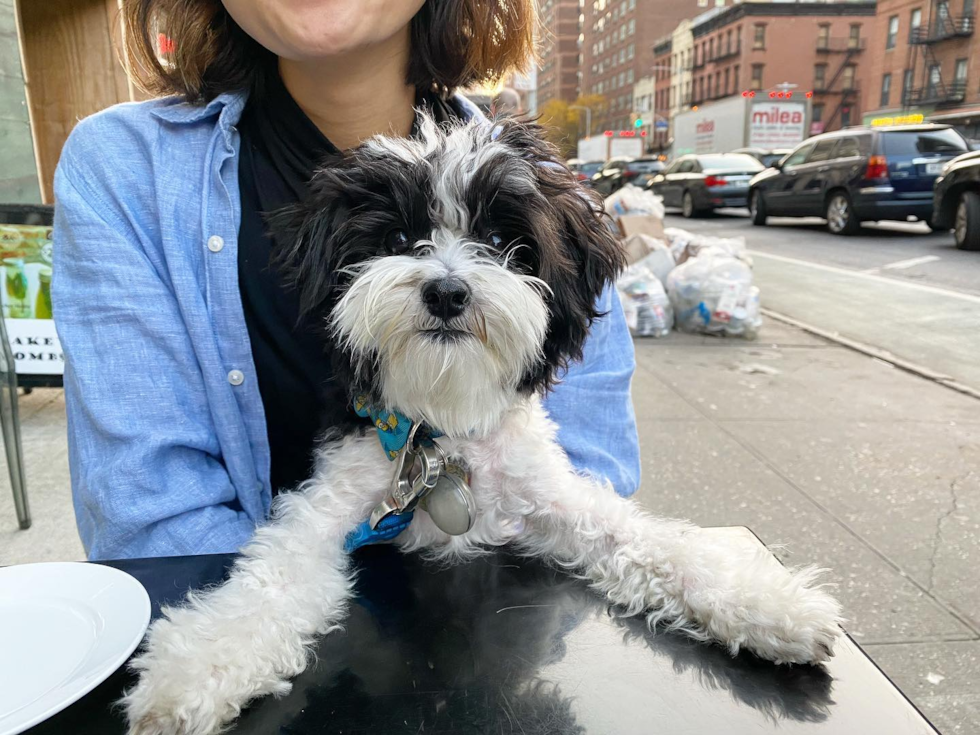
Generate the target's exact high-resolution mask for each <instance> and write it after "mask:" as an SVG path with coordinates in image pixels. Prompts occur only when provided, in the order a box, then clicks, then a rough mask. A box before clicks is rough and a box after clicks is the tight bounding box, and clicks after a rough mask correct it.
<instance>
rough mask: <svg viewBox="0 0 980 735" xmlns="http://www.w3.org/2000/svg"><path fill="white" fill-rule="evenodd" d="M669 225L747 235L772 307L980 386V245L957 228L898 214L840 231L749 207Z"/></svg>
mask: <svg viewBox="0 0 980 735" xmlns="http://www.w3.org/2000/svg"><path fill="white" fill-rule="evenodd" d="M666 224H667V226H668V227H680V228H683V229H686V230H689V231H691V232H699V233H704V234H710V235H716V236H733V237H735V236H739V237H744V238H745V240H746V244H747V245H748V248H749V251H750V253H751V254H752V258H753V260H754V269H755V278H756V283H757V285H758V286H759V287H760V289H761V290H762V304H763V306H764V307H766V308H768V309H770V310H772V311H774V312H776V313H778V314H781V315H785V316H787V317H791V318H793V319H795V320H799V321H800V322H803V323H804V324H806V325H810V326H813V327H816V328H818V329H820V330H823V331H824V332H826V333H827V334H830V335H839V336H841V337H843V338H846V339H849V340H854V341H856V342H858V343H861V344H863V345H868V346H870V347H873V348H876V349H877V350H879V351H880V352H881V353H882V355H883V356H886V359H887V356H888V355H893V356H894V357H895V358H897V359H898V360H897V361H900V362H901V364H903V365H904V364H906V363H908V364H911V365H912V366H917V367H920V368H922V369H923V372H924V373H926V374H934V375H933V377H935V378H937V379H941V380H946V381H948V382H952V383H955V384H960V385H964V386H967V387H968V388H971V389H973V390H980V309H978V306H980V253H972V252H963V251H960V250H957V249H956V248H955V247H954V246H953V238H952V235H951V234H950V233H932V232H930V231H929V229H928V227H926V225H924V224H921V223H895V222H890V223H882V224H874V225H867V226H865V227H864V229H863V230H862V232H861V233H860V234H859V235H857V236H855V237H840V236H835V235H831V234H830V233H828V232H827V231H826V229H825V227H824V225H823V221H822V220H818V219H814V218H808V219H790V218H770V220H769V224H768V225H767V226H765V227H754V226H753V225H752V223H751V222H750V221H749V219H748V217H747V212H745V211H743V210H723V212H722V213H719V214H716V215H714V216H711V217H707V218H704V219H691V220H688V219H684V218H683V217H680V216H677V215H676V214H675V213H671V214H668V217H667V221H666Z"/></svg>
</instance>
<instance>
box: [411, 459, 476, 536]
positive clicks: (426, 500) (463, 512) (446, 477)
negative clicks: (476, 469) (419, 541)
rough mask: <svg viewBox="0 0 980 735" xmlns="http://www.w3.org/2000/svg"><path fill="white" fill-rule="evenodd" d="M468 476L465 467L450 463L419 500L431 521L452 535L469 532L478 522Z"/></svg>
mask: <svg viewBox="0 0 980 735" xmlns="http://www.w3.org/2000/svg"><path fill="white" fill-rule="evenodd" d="M467 479H468V476H467V472H466V470H464V469H463V468H462V467H461V466H460V465H458V464H454V463H449V462H447V463H446V466H445V469H444V470H443V472H442V474H441V475H440V476H439V479H438V480H437V481H436V484H435V487H433V488H432V489H431V490H430V491H429V492H428V493H427V494H426V495H425V496H424V497H423V498H422V501H421V502H420V503H419V505H420V507H421V508H422V509H423V510H424V511H425V512H426V513H428V514H429V517H430V518H432V522H433V523H435V524H436V526H437V527H438V528H439V529H441V530H442V531H444V532H445V533H448V534H449V535H450V536H459V535H461V534H464V533H466V532H467V531H469V530H470V529H471V528H473V523H474V521H476V500H475V499H474V498H473V491H472V490H470V486H469V483H468V482H467Z"/></svg>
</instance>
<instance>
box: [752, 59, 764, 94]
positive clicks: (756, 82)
mask: <svg viewBox="0 0 980 735" xmlns="http://www.w3.org/2000/svg"><path fill="white" fill-rule="evenodd" d="M763 68H764V65H763V64H753V65H752V89H762V69H763Z"/></svg>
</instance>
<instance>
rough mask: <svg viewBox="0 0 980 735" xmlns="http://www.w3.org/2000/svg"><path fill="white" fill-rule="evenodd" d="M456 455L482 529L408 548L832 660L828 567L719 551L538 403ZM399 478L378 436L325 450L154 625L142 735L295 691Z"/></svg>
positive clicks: (137, 729)
mask: <svg viewBox="0 0 980 735" xmlns="http://www.w3.org/2000/svg"><path fill="white" fill-rule="evenodd" d="M443 445H444V447H445V448H446V450H447V451H448V452H449V453H450V454H451V455H454V456H458V457H461V458H463V459H464V460H465V461H466V462H468V463H469V465H470V466H471V467H474V468H478V469H477V471H476V472H475V473H474V482H473V490H474V494H475V496H476V500H477V505H478V509H479V516H478V519H477V522H476V524H475V526H474V527H473V529H472V530H471V531H470V532H469V533H467V534H465V535H463V536H455V537H452V536H447V535H446V534H445V533H443V532H441V531H439V530H438V529H437V528H436V527H435V525H434V524H433V523H432V522H431V520H430V519H429V518H428V517H427V516H426V514H425V513H424V512H423V511H417V512H416V518H415V521H414V522H413V523H412V524H411V526H410V527H409V529H408V530H407V531H406V532H405V533H403V534H402V535H401V536H400V537H399V538H398V543H399V545H400V546H401V547H402V548H403V549H404V550H405V551H414V550H420V551H422V552H423V553H425V554H427V555H429V556H431V557H433V558H435V559H440V560H447V561H450V560H451V561H457V560H465V559H466V558H468V557H472V556H474V555H476V554H480V553H483V552H484V551H485V550H486V549H487V548H488V547H493V546H499V545H502V544H505V543H512V544H513V545H515V546H516V547H518V548H520V549H521V550H522V551H523V552H524V553H527V554H531V555H535V556H541V557H544V558H546V559H549V560H553V561H554V562H556V563H558V564H560V565H562V566H565V567H567V568H568V569H569V570H571V571H573V572H575V573H578V574H581V575H582V576H584V577H586V578H587V579H589V580H591V582H592V584H593V586H594V587H595V588H596V589H597V590H599V591H600V592H602V593H603V594H604V595H606V597H608V599H609V600H610V601H612V602H614V603H616V604H618V605H621V606H622V607H623V608H625V611H626V612H627V613H629V614H646V616H647V620H648V622H649V623H650V624H651V625H653V624H655V623H657V622H661V621H663V622H665V623H669V624H670V626H671V627H673V628H676V629H680V630H682V631H684V632H685V633H687V634H688V635H692V636H695V637H697V638H699V639H702V640H715V641H718V642H719V643H721V644H722V645H724V646H726V647H727V648H728V649H729V650H730V651H731V652H732V653H733V654H735V653H737V652H738V651H739V650H741V649H743V648H744V649H747V650H750V651H752V652H754V653H756V654H757V655H759V656H761V657H763V658H766V659H770V660H772V661H775V662H777V663H784V662H785V663H815V662H819V661H823V660H825V659H826V658H827V657H828V656H829V655H830V652H831V648H832V646H833V644H834V641H835V640H836V639H837V637H838V636H839V634H840V629H839V627H838V624H839V622H840V608H839V605H838V604H837V602H836V601H835V600H834V599H833V598H832V597H830V596H829V595H828V594H827V593H826V592H825V591H824V590H822V589H820V588H819V586H815V585H814V580H815V578H816V575H817V572H816V570H814V569H810V568H808V569H802V570H796V571H793V570H789V569H784V568H782V567H777V566H774V565H772V564H771V559H768V558H766V554H765V552H762V551H760V552H752V553H749V552H745V551H740V550H736V549H733V548H731V547H729V546H727V545H721V544H718V543H717V542H710V541H708V540H706V539H705V538H704V536H701V535H699V534H697V533H696V530H697V529H696V528H695V527H694V526H691V525H690V524H688V523H685V522H683V521H675V520H663V519H658V518H654V517H652V516H650V515H647V514H645V513H644V512H642V511H641V510H640V509H639V507H638V506H637V505H636V504H635V503H633V502H632V501H630V500H626V499H623V498H621V497H619V496H617V495H616V493H615V492H613V490H612V489H611V488H609V487H606V486H602V485H599V484H597V483H595V482H594V481H592V480H590V479H587V478H584V477H582V476H580V475H578V474H576V473H575V472H574V470H573V469H572V466H571V464H570V463H569V461H568V459H567V457H566V456H565V454H564V452H563V451H562V449H561V447H560V446H559V445H558V443H557V441H556V439H555V426H554V425H553V423H552V422H551V421H550V420H549V419H548V417H547V416H546V414H545V411H544V409H543V408H542V406H541V405H540V402H539V401H537V400H536V399H531V400H528V401H524V402H521V403H519V404H518V405H515V406H514V407H513V408H512V409H511V410H509V411H508V412H507V414H506V416H505V417H504V419H503V421H502V423H501V425H500V427H499V429H498V430H497V431H495V432H493V433H492V434H491V435H489V436H487V437H485V438H481V439H473V440H465V439H464V440H459V439H457V440H444V443H443ZM390 471H391V465H390V463H389V462H388V461H387V459H386V458H385V457H384V454H383V453H382V450H381V448H380V444H379V443H378V441H377V439H376V438H375V437H374V436H368V437H366V438H355V437H348V438H346V439H343V440H341V441H339V442H336V443H332V444H328V445H326V446H325V448H324V449H323V450H322V452H321V454H320V456H319V461H318V469H317V472H316V475H315V476H314V477H313V478H312V479H310V480H308V481H307V482H306V483H305V484H304V485H303V486H302V487H301V488H300V491H298V492H294V493H290V494H288V495H284V496H282V497H281V498H280V499H279V500H278V501H277V504H276V508H275V517H274V520H273V522H272V523H270V524H268V525H266V526H264V527H262V528H260V529H259V530H258V531H257V533H256V535H255V538H254V540H253V541H252V542H251V543H250V544H249V545H248V546H247V547H246V548H245V549H244V551H243V554H242V558H241V559H240V560H239V561H238V562H237V563H236V565H235V567H234V570H233V571H232V573H231V578H230V579H229V581H228V582H227V583H225V584H224V585H222V586H221V587H218V588H216V589H212V590H209V591H206V592H202V593H195V594H193V595H190V596H189V597H188V600H187V603H186V604H185V605H183V606H181V607H177V608H170V609H168V610H166V611H165V614H164V617H162V618H161V619H159V620H157V621H156V622H155V623H154V624H153V626H152V627H151V629H150V631H149V634H148V637H147V640H146V644H145V647H144V650H143V652H142V653H141V654H140V655H139V656H138V657H137V658H136V659H135V661H134V662H133V664H132V665H133V668H134V669H135V670H136V671H138V672H139V673H140V680H139V683H138V684H137V686H136V687H135V688H134V689H133V690H131V691H130V692H129V693H128V694H127V695H126V697H125V699H124V703H125V707H126V711H127V715H128V717H129V720H130V722H131V729H130V733H131V735H175V734H179V735H207V734H209V733H215V732H219V731H220V730H221V728H222V727H223V726H224V725H226V724H227V723H228V722H230V721H231V720H232V719H234V718H235V717H237V715H238V714H239V712H240V711H241V709H242V707H244V706H245V704H246V703H247V702H248V701H249V700H251V699H254V698H256V697H261V696H264V695H267V694H274V695H282V694H284V693H286V692H288V691H289V688H290V684H289V680H290V679H291V678H292V677H294V676H296V675H297V674H299V673H300V672H301V671H303V670H304V668H305V667H306V666H307V664H308V662H309V655H310V654H309V652H310V647H311V644H312V642H313V641H314V639H315V637H316V636H318V635H322V634H325V633H328V632H330V631H331V630H334V629H336V628H337V627H339V626H340V624H341V621H342V620H343V617H344V614H345V603H346V601H347V599H348V597H349V595H350V590H351V582H350V573H349V571H348V566H347V557H346V556H345V554H344V551H343V542H344V536H345V535H346V534H347V532H348V531H349V530H351V529H352V528H353V527H354V526H355V525H357V523H358V522H360V520H362V519H363V518H365V517H366V516H367V515H368V513H369V512H370V510H371V509H372V508H373V507H374V505H375V504H376V503H377V502H379V501H380V500H381V499H382V497H383V496H384V495H385V493H386V492H387V489H388V482H389V479H390V478H389V474H390Z"/></svg>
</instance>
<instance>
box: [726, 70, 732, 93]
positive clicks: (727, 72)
mask: <svg viewBox="0 0 980 735" xmlns="http://www.w3.org/2000/svg"><path fill="white" fill-rule="evenodd" d="M730 73H731V69H725V94H728V85H729V83H730V82H731V78H730V76H729V75H730Z"/></svg>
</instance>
